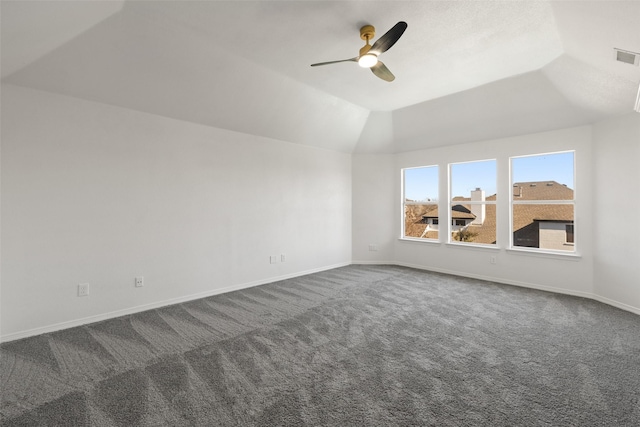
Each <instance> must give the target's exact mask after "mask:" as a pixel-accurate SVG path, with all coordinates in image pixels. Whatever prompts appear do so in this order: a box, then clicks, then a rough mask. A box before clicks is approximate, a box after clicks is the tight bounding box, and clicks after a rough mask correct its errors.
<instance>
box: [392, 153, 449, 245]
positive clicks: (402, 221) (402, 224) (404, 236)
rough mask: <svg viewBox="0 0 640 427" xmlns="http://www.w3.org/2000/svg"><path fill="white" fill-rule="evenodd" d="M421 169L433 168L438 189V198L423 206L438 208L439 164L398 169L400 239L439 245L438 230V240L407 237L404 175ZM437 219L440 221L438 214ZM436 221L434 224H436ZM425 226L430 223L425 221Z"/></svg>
mask: <svg viewBox="0 0 640 427" xmlns="http://www.w3.org/2000/svg"><path fill="white" fill-rule="evenodd" d="M423 168H435V172H436V174H435V175H436V182H435V184H436V188H437V189H438V197H437V199H436V200H435V201H433V202H432V203H424V204H425V205H427V204H433V205H434V206H437V207H439V199H440V194H439V193H440V165H439V164H432V165H425V166H410V167H405V168H401V169H400V180H401V186H402V188H401V191H400V193H401V194H400V195H401V204H400V206H401V212H400V239H401V240H411V241H416V242H427V243H439V242H440V235H441V234H440V230H438V238H436V239H433V238H426V237H414V236H407V234H406V233H407V230H406V216H405V212H406V206H407V197H406V174H405V172H406V171H407V170H411V169H423ZM415 204H420V203H415ZM438 219H440V214H439V216H438ZM437 222H438V221H437V220H436V224H437ZM426 225H427V226H429V225H431V223H429V222H428V221H427V223H426Z"/></svg>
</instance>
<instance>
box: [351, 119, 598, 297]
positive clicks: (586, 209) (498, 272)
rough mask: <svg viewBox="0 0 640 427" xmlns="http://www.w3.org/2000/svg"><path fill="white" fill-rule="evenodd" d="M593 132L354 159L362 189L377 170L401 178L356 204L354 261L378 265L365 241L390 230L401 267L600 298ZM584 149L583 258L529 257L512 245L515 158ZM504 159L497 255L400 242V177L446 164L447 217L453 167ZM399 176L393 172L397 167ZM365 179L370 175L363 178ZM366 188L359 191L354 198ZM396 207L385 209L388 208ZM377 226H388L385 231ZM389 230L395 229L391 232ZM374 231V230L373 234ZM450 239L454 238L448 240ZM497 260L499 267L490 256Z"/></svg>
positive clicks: (579, 223) (580, 159) (580, 165)
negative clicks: (405, 171)
mask: <svg viewBox="0 0 640 427" xmlns="http://www.w3.org/2000/svg"><path fill="white" fill-rule="evenodd" d="M591 138H592V134H591V127H589V126H583V127H577V128H571V129H564V130H558V131H551V132H545V133H539V134H531V135H524V136H519V137H513V138H506V139H500V140H491V141H480V142H474V143H469V144H461V145H456V146H449V147H440V148H431V149H425V150H418V151H411V152H405V153H399V154H396V155H394V156H387V155H385V156H360V155H355V156H354V165H356V164H357V165H358V166H357V167H354V171H353V173H354V177H353V181H354V183H358V182H365V181H366V179H367V178H368V177H369V176H371V175H372V173H371V172H372V171H374V170H384V171H386V172H385V175H386V176H393V185H392V187H393V188H390V186H389V185H388V183H387V184H386V185H376V184H375V183H372V184H371V185H370V186H369V191H368V193H366V194H359V195H358V199H355V198H354V206H353V212H354V220H353V221H354V222H353V223H354V229H355V227H360V228H361V230H360V232H359V233H358V234H355V233H354V240H353V247H354V262H370V261H372V260H374V259H375V255H371V253H367V252H365V251H364V250H363V248H366V246H367V244H368V243H369V241H368V240H364V236H368V234H369V233H374V232H382V231H384V232H386V233H388V234H386V235H385V236H379V237H378V238H379V239H383V240H385V241H387V240H389V241H393V246H394V248H393V256H394V261H395V262H396V263H398V264H402V265H408V266H415V267H419V268H425V269H430V270H435V271H443V272H450V273H454V274H459V275H463V276H470V277H478V278H485V279H489V280H495V281H499V282H504V283H512V284H517V285H523V286H529V287H535V288H540V289H547V290H554V291H559V292H566V293H572V294H576V295H584V296H593V292H594V289H593V259H594V250H593V248H594V245H593V225H594V224H593V221H594V216H593V213H592V208H593V200H592V197H593V192H592V191H591V188H592V186H593V179H592V172H591V169H592V141H591ZM561 150H576V169H577V170H576V175H577V181H576V199H577V201H578V206H577V212H576V232H577V236H578V237H577V239H579V245H580V246H579V252H580V254H579V255H580V256H579V257H567V256H564V257H563V256H551V255H542V254H536V255H531V254H528V253H527V254H524V253H522V252H518V251H510V250H507V249H506V248H507V247H508V244H509V233H510V231H509V225H508V218H509V204H508V197H509V195H510V191H511V188H510V185H509V157H510V156H519V155H525V154H538V153H547V152H553V151H561ZM494 158H495V159H496V160H497V165H498V166H497V167H498V171H497V173H498V183H499V187H498V202H497V215H498V221H499V225H498V230H497V232H498V236H497V238H498V244H497V245H496V246H497V248H496V249H489V248H477V247H473V246H469V245H466V246H465V245H461V244H445V243H429V242H415V241H407V240H400V239H399V237H400V222H401V221H402V218H401V209H400V208H399V206H400V202H401V196H400V171H401V169H402V168H406V167H416V166H426V165H434V164H438V165H439V166H440V197H439V199H440V203H441V206H440V211H441V212H446V210H447V209H448V206H447V165H448V163H451V162H462V161H473V160H486V159H494ZM390 168H391V169H392V170H393V173H390V172H388V170H389V169H390ZM359 174H362V175H361V176H359ZM359 191H361V188H357V187H355V186H354V193H358V192H359ZM370 203H373V204H374V205H375V207H376V212H378V213H379V215H377V218H376V220H375V221H372V220H371V219H370V218H367V217H364V216H362V214H363V212H366V209H365V206H368V205H369V204H370ZM385 203H386V204H389V205H391V206H393V207H394V209H381V208H380V206H381V205H383V204H385ZM377 224H384V228H379V227H378V226H377ZM389 224H392V226H391V227H390V226H389ZM365 225H366V226H367V227H366V228H367V229H368V233H367V230H365ZM445 237H446V236H445ZM492 256H496V257H497V263H496V264H491V263H490V258H491V257H492Z"/></svg>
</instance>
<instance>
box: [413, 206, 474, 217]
mask: <svg viewBox="0 0 640 427" xmlns="http://www.w3.org/2000/svg"><path fill="white" fill-rule="evenodd" d="M438 217H439V211H438V206H437V205H436V207H435V208H433V209H431V210H429V211H427V212H425V213H424V214H423V215H422V218H438ZM451 217H452V218H453V219H475V217H476V216H475V215H474V214H472V213H471V211H470V210H469V208H468V207H465V206H462V205H455V206H453V207H452V208H451Z"/></svg>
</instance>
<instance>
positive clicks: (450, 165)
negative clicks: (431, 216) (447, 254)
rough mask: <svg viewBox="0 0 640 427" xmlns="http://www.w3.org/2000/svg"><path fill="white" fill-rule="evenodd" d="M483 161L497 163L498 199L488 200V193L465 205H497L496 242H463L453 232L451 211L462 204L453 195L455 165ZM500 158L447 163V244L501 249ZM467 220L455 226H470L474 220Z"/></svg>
mask: <svg viewBox="0 0 640 427" xmlns="http://www.w3.org/2000/svg"><path fill="white" fill-rule="evenodd" d="M482 162H494V165H495V183H494V184H495V189H496V200H487V199H486V196H487V195H486V194H485V200H483V201H472V200H469V201H466V200H465V201H464V204H465V205H470V206H473V205H480V206H482V205H484V206H485V209H486V206H488V205H493V206H495V210H496V226H495V227H496V228H495V234H496V242H495V243H477V242H463V241H459V240H455V239H454V238H453V236H452V232H453V227H454V222H453V221H454V219H455V218H453V214H452V213H451V211H452V210H453V207H454V206H455V205H459V204H461V203H460V202H459V201H454V200H453V197H454V194H453V167H454V166H455V165H462V164H471V163H482ZM498 163H499V162H498V159H497V158H488V159H478V160H467V161H462V162H451V163H448V164H447V175H448V176H447V206H448V209H447V228H448V229H447V238H446V242H447V244H450V245H460V246H476V247H482V248H488V249H499V245H498V234H499V233H498V229H499V227H498V224H499V222H498V217H499V214H498V199H499V197H498V193H499V191H498V189H499V188H500V187H499V181H498ZM464 221H465V225H464V226H462V225H456V226H455V227H467V226H469V225H470V224H471V223H472V222H473V221H469V222H468V223H466V220H464Z"/></svg>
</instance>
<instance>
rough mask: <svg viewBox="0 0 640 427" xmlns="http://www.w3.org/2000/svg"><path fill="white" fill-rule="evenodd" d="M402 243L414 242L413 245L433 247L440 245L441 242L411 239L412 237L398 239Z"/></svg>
mask: <svg viewBox="0 0 640 427" xmlns="http://www.w3.org/2000/svg"><path fill="white" fill-rule="evenodd" d="M398 240H400V241H401V242H412V243H429V244H431V245H439V244H440V241H439V240H437V239H419V238H411V237H400V238H398Z"/></svg>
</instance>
